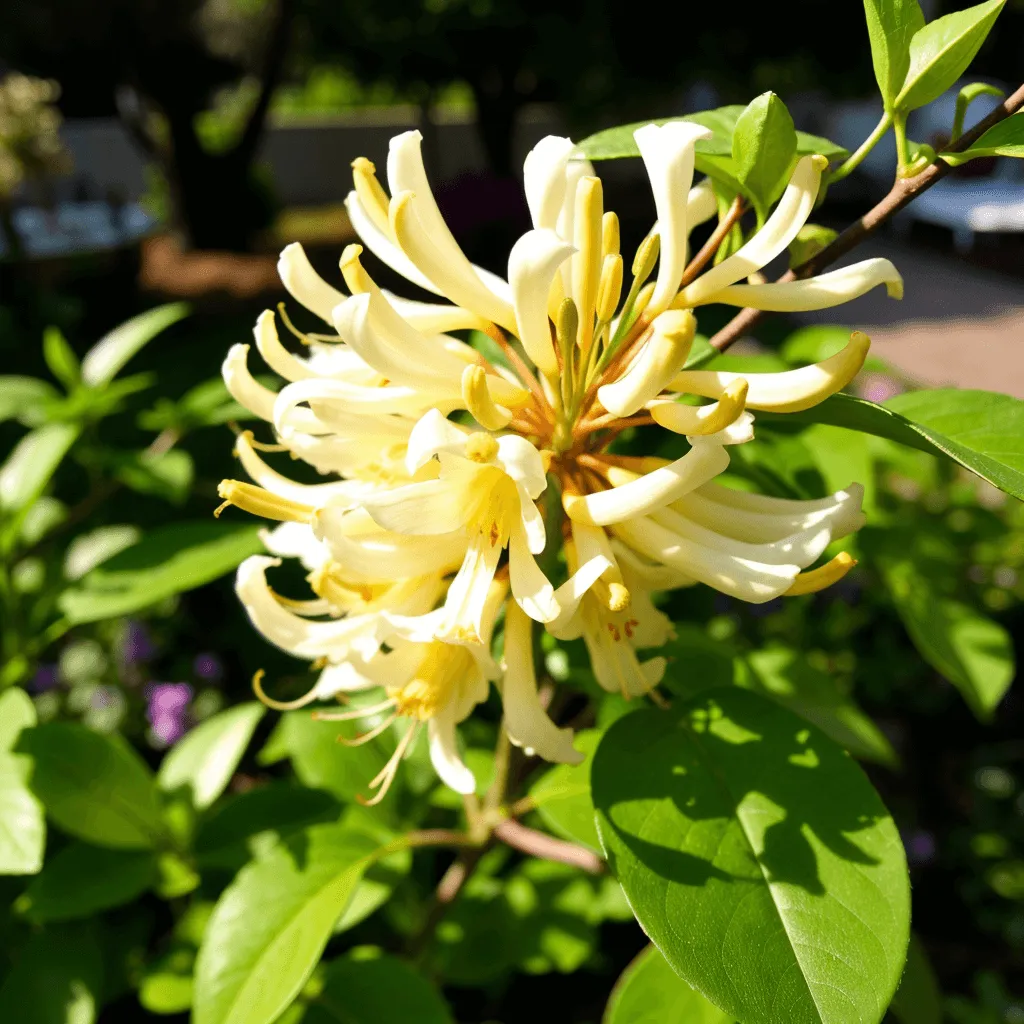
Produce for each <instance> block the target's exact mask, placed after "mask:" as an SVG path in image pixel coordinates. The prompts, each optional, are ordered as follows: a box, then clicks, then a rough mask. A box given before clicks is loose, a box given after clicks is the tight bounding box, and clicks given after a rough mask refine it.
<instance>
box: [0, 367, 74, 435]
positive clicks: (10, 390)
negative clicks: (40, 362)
mask: <svg viewBox="0 0 1024 1024" xmlns="http://www.w3.org/2000/svg"><path fill="white" fill-rule="evenodd" d="M59 399H60V395H59V394H58V392H57V390H56V388H54V386H53V385H52V384H50V383H48V382H47V381H45V380H39V378H38V377H22V376H14V375H11V376H2V377H0V423H3V422H4V421H6V420H18V422H19V423H23V424H24V425H25V426H26V427H36V426H39V425H40V424H41V423H42V422H44V418H41V417H42V414H43V410H44V407H45V406H46V405H48V404H51V403H54V402H57V401H58V400H59Z"/></svg>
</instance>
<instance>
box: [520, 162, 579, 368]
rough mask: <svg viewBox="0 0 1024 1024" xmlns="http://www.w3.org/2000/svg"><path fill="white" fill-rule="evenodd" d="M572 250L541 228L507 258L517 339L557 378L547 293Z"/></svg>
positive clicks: (527, 237)
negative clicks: (516, 325) (517, 326)
mask: <svg viewBox="0 0 1024 1024" xmlns="http://www.w3.org/2000/svg"><path fill="white" fill-rule="evenodd" d="M563 184H564V174H563ZM575 251H576V250H575V249H574V248H573V247H572V246H571V245H570V244H569V243H568V242H564V241H562V239H561V238H559V237H558V235H557V234H556V233H555V232H554V231H552V230H550V229H543V230H537V231H528V232H527V233H526V234H525V235H523V237H522V238H520V239H519V241H518V242H516V244H515V245H514V246H513V247H512V252H511V253H510V254H509V258H508V280H509V284H510V285H511V287H512V303H513V306H514V308H515V315H516V323H517V324H518V325H519V330H518V332H517V333H518V336H519V340H520V341H521V342H522V343H523V348H525V349H526V354H527V355H528V356H529V357H530V358H531V359H532V360H533V362H534V363H535V364H536V366H537V367H538V368H539V369H540V371H541V372H542V373H543V374H545V375H546V376H548V377H557V376H558V360H557V359H556V358H555V348H554V344H553V342H552V340H551V321H550V320H549V319H548V294H549V293H550V291H551V282H552V281H553V280H554V278H555V274H557V273H558V268H559V267H560V266H561V265H562V264H563V263H564V262H565V261H566V260H567V259H568V258H569V257H570V256H571V255H572V254H573V253H574V252H575Z"/></svg>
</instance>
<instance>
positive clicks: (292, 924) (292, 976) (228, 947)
mask: <svg viewBox="0 0 1024 1024" xmlns="http://www.w3.org/2000/svg"><path fill="white" fill-rule="evenodd" d="M373 850H374V843H373V841H372V840H370V839H368V838H367V837H366V836H364V835H361V834H359V833H357V832H352V831H351V830H349V829H346V828H344V827H343V826H340V825H314V826H313V827H312V828H310V829H308V830H306V831H305V832H302V833H300V834H299V835H297V836H295V837H293V838H292V839H291V840H289V841H288V842H287V843H286V844H282V845H280V846H277V847H275V848H274V850H273V851H271V853H270V854H269V855H268V856H267V857H265V858H263V859H262V860H258V861H255V862H253V863H252V864H250V865H248V866H247V867H245V868H243V869H242V870H241V871H240V872H239V873H238V875H237V877H236V878H235V880H234V881H233V882H232V883H231V885H229V886H228V888H227V889H226V890H225V891H224V894H223V895H222V896H221V898H220V899H219V900H218V901H217V905H216V907H215V908H214V911H213V916H212V917H211V918H210V924H209V926H208V927H207V930H206V934H205V936H204V938H203V944H202V947H201V948H200V950H199V958H198V960H197V961H196V981H195V1005H194V1008H193V1022H194V1024H271V1021H273V1020H275V1019H276V1018H277V1016H278V1015H279V1014H280V1013H281V1012H282V1011H283V1010H284V1009H285V1008H286V1007H287V1006H288V1005H289V1004H290V1003H291V1001H292V1000H293V999H294V998H295V997H296V996H297V995H298V994H299V992H300V991H301V989H302V986H303V985H304V984H305V982H306V979H307V978H308V977H309V975H310V974H311V973H312V971H313V968H314V967H315V966H316V964H317V961H318V960H319V959H320V955H321V954H322V953H323V950H324V946H325V945H326V944H327V940H328V939H329V938H330V936H331V930H332V928H333V927H334V923H335V921H337V920H338V918H339V916H340V915H341V913H342V911H343V910H344V909H345V907H346V905H347V904H348V902H349V900H350V899H351V898H352V893H353V892H354V891H355V888H356V886H357V885H358V883H359V879H360V878H361V877H362V873H363V871H364V869H365V867H366V865H367V863H368V861H369V858H370V856H371V855H372V853H373Z"/></svg>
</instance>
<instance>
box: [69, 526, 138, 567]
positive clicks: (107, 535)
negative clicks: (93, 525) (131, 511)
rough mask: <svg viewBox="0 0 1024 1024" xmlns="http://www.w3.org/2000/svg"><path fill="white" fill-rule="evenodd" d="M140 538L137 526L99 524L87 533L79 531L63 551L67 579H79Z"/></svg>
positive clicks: (136, 542)
mask: <svg viewBox="0 0 1024 1024" xmlns="http://www.w3.org/2000/svg"><path fill="white" fill-rule="evenodd" d="M141 539H142V531H141V530H140V529H139V528H138V527H137V526H129V525H124V526H100V527H98V528H97V529H95V530H90V531H89V532H88V533H80V534H79V535H78V536H77V537H75V538H74V539H73V540H72V541H71V543H70V544H69V545H68V549H67V551H66V552H65V553H64V575H65V576H66V577H67V578H68V579H69V580H80V579H81V578H82V577H83V576H84V575H85V574H86V573H87V572H89V571H91V570H92V569H95V568H96V566H97V565H102V564H103V563H104V562H105V561H106V560H107V559H108V558H113V557H114V555H116V554H118V553H119V552H121V551H124V550H125V549H126V548H130V547H131V546H132V545H133V544H138V542H139V541H140V540H141Z"/></svg>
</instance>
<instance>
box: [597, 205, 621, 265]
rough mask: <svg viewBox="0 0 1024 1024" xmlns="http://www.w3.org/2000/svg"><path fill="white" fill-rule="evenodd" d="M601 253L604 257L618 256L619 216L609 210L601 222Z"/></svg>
mask: <svg viewBox="0 0 1024 1024" xmlns="http://www.w3.org/2000/svg"><path fill="white" fill-rule="evenodd" d="M601 252H602V253H603V254H604V255H605V256H618V255H619V215H618V214H617V213H613V212H612V211H611V210H609V211H608V213H606V214H605V215H604V218H603V219H602V220H601Z"/></svg>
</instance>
